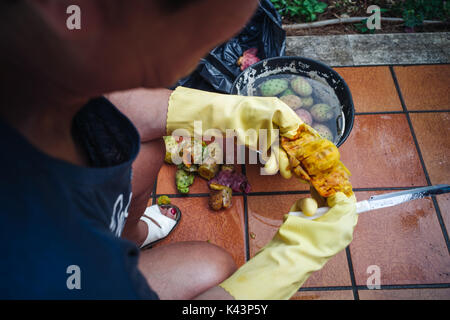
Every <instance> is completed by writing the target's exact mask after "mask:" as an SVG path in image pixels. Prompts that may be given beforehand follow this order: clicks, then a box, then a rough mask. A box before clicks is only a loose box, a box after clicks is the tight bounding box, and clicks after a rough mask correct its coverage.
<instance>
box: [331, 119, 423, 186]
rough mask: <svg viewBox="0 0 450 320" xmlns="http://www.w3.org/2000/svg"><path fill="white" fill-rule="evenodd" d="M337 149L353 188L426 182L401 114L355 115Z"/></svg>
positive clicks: (407, 127) (405, 120) (406, 122)
mask: <svg viewBox="0 0 450 320" xmlns="http://www.w3.org/2000/svg"><path fill="white" fill-rule="evenodd" d="M339 150H340V152H341V160H342V162H343V163H344V164H345V165H346V166H347V168H348V169H349V170H350V172H351V173H352V177H351V182H352V184H353V187H355V188H370V187H410V186H424V185H426V184H427V182H426V179H425V175H424V173H423V169H422V166H421V164H420V160H419V156H418V154H417V151H416V148H415V145H414V141H413V138H412V135H411V131H410V129H409V125H408V121H407V119H406V116H405V115H404V114H385V115H358V116H356V119H355V124H354V127H353V130H352V132H351V134H350V137H349V138H348V139H347V141H346V142H345V143H344V144H343V145H342V146H341V147H340V148H339Z"/></svg>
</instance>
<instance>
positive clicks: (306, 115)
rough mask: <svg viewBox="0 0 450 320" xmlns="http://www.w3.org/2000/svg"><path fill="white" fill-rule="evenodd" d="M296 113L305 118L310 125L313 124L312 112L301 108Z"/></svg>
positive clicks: (304, 120)
mask: <svg viewBox="0 0 450 320" xmlns="http://www.w3.org/2000/svg"><path fill="white" fill-rule="evenodd" d="M295 113H296V114H297V115H298V116H299V117H300V119H302V120H303V122H304V123H306V124H307V125H308V126H310V125H312V123H313V119H312V116H311V113H309V112H308V110H306V109H303V108H300V109H297V110H295Z"/></svg>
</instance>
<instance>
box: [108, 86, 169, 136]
mask: <svg viewBox="0 0 450 320" xmlns="http://www.w3.org/2000/svg"><path fill="white" fill-rule="evenodd" d="M171 94H172V90H168V89H133V90H127V91H118V92H113V93H109V94H105V97H106V98H107V99H108V100H109V101H111V103H112V104H114V105H115V106H116V107H117V108H118V109H119V110H120V111H121V112H122V113H123V114H125V115H126V116H127V117H128V118H129V119H130V120H131V122H132V123H133V124H134V125H135V127H136V128H137V130H138V132H139V134H140V136H141V142H147V141H150V140H154V139H158V138H161V137H162V136H164V135H165V134H166V121H167V108H168V105H169V98H170V95H171Z"/></svg>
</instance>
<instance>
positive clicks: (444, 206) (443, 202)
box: [436, 193, 450, 233]
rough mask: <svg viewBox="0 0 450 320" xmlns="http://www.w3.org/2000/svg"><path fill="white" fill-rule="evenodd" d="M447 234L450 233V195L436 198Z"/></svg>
mask: <svg viewBox="0 0 450 320" xmlns="http://www.w3.org/2000/svg"><path fill="white" fill-rule="evenodd" d="M436 200H437V202H438V205H439V209H440V211H441V215H442V219H443V220H444V224H445V227H446V229H447V233H449V231H450V193H446V194H441V195H438V196H436Z"/></svg>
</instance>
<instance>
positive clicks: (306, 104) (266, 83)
mask: <svg viewBox="0 0 450 320" xmlns="http://www.w3.org/2000/svg"><path fill="white" fill-rule="evenodd" d="M242 91H243V92H246V93H247V95H252V96H266V97H269V96H272V97H278V98H280V99H281V100H282V101H283V102H285V103H286V104H287V105H289V106H290V107H291V108H292V109H293V110H294V111H295V112H296V113H297V115H298V116H299V117H300V118H301V119H302V120H303V121H304V122H306V123H307V124H309V125H310V126H312V127H313V128H314V129H316V130H317V131H318V132H319V134H321V135H322V136H323V137H324V138H327V139H329V140H330V141H332V142H333V143H335V144H337V143H338V141H339V140H340V138H341V137H342V135H343V133H344V129H345V118H344V113H343V111H342V105H341V103H340V102H339V99H338V97H337V95H336V93H335V92H334V90H333V88H332V87H330V86H329V85H328V84H327V83H326V81H324V80H321V79H317V80H316V79H312V78H309V77H302V76H299V75H295V74H277V75H270V76H265V77H263V78H260V79H256V80H255V81H254V82H252V85H251V88H245V89H244V90H242Z"/></svg>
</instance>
